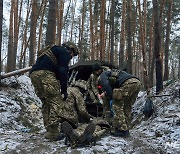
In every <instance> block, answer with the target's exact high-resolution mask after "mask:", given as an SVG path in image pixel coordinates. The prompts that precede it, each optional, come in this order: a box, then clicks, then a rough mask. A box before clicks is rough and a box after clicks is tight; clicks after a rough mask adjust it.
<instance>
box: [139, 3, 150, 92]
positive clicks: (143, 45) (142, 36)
mask: <svg viewBox="0 0 180 154" xmlns="http://www.w3.org/2000/svg"><path fill="white" fill-rule="evenodd" d="M145 2H146V1H145ZM138 8H139V22H140V41H141V51H142V56H143V77H144V87H145V89H146V90H148V79H147V67H146V53H145V51H146V46H145V45H146V43H145V37H144V35H146V34H144V32H145V31H144V32H143V19H142V15H141V5H140V0H138ZM145 24H146V23H144V25H145ZM144 27H145V26H144ZM144 30H145V28H144Z"/></svg>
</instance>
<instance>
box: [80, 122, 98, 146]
mask: <svg viewBox="0 0 180 154" xmlns="http://www.w3.org/2000/svg"><path fill="white" fill-rule="evenodd" d="M95 128H96V125H95V124H94V123H90V124H89V125H88V126H87V127H86V129H85V130H84V133H83V134H82V135H81V136H80V138H79V143H83V142H86V141H87V142H89V141H90V140H91V139H92V138H93V133H94V131H95Z"/></svg>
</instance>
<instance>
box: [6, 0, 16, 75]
mask: <svg viewBox="0 0 180 154" xmlns="http://www.w3.org/2000/svg"><path fill="white" fill-rule="evenodd" d="M14 5H15V1H14V0H11V11H10V22H9V39H8V57H7V72H10V71H13V70H14V69H13V68H14V66H13V61H14V58H15V57H13V55H14V54H13V52H14V33H13V25H14V22H13V16H14Z"/></svg>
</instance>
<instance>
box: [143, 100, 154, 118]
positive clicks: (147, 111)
mask: <svg viewBox="0 0 180 154" xmlns="http://www.w3.org/2000/svg"><path fill="white" fill-rule="evenodd" d="M153 112H154V105H153V101H152V100H151V99H150V98H147V99H146V102H145V104H144V109H143V114H144V115H145V117H146V118H149V117H150V116H151V115H152V114H153Z"/></svg>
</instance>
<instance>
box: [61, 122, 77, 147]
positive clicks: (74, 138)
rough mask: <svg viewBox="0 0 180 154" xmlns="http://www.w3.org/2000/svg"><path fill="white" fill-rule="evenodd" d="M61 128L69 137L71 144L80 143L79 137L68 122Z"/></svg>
mask: <svg viewBox="0 0 180 154" xmlns="http://www.w3.org/2000/svg"><path fill="white" fill-rule="evenodd" d="M61 128H62V132H63V133H65V134H66V135H67V136H68V138H69V140H70V142H72V143H74V142H77V141H78V135H77V134H76V132H75V131H74V129H73V127H72V126H71V125H70V124H69V123H68V122H67V121H65V122H63V123H62V125H61Z"/></svg>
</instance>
